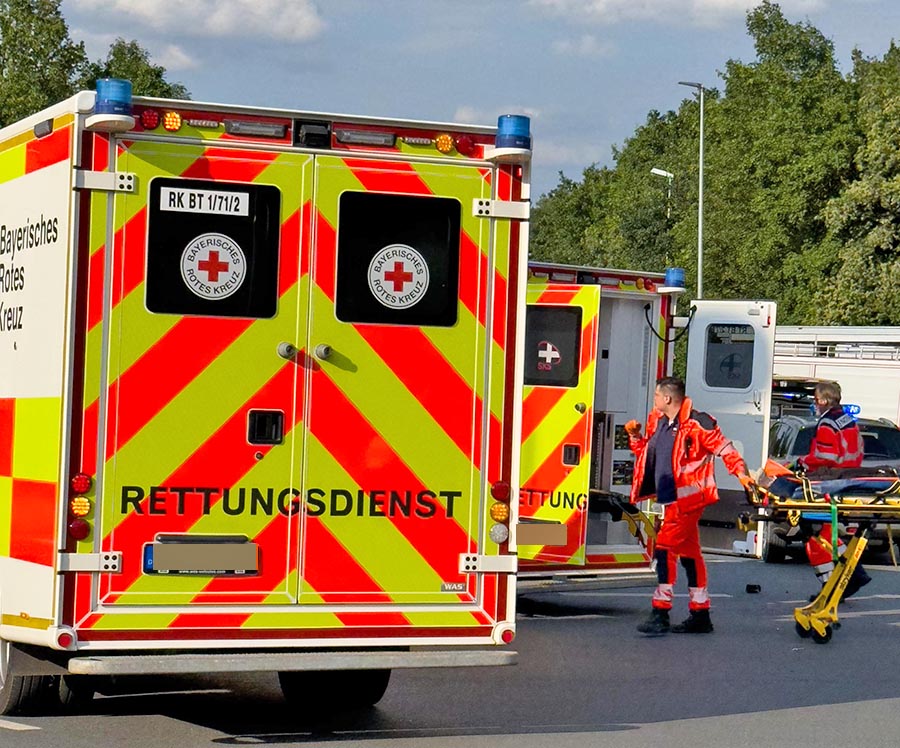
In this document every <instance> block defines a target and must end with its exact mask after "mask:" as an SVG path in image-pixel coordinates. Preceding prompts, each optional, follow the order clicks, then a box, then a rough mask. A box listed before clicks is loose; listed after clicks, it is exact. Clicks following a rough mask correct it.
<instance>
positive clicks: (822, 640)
mask: <svg viewBox="0 0 900 748" xmlns="http://www.w3.org/2000/svg"><path fill="white" fill-rule="evenodd" d="M810 633H812V638H813V641H814V642H815V643H816V644H828V642H830V641H831V626H826V627H825V634H824V635H823V634H820V633H819V632H818V631H811V632H810Z"/></svg>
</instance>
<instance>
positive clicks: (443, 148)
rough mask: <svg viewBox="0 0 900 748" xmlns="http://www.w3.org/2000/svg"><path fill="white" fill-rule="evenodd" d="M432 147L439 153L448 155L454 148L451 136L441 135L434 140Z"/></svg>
mask: <svg viewBox="0 0 900 748" xmlns="http://www.w3.org/2000/svg"><path fill="white" fill-rule="evenodd" d="M434 147H435V148H437V149H438V150H439V151H440V152H441V153H450V151H452V150H453V148H454V142H453V136H452V135H448V134H447V133H441V134H440V135H438V136H437V137H436V138H435V139H434Z"/></svg>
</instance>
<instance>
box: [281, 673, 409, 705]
mask: <svg viewBox="0 0 900 748" xmlns="http://www.w3.org/2000/svg"><path fill="white" fill-rule="evenodd" d="M390 679H391V671H390V670H309V671H286V672H281V673H278V682H279V684H280V685H281V692H282V693H283V694H284V698H285V699H286V700H287V701H288V703H290V704H291V705H292V706H294V707H296V708H298V709H299V710H300V711H301V712H304V713H323V712H328V713H332V714H333V713H336V712H347V711H353V710H355V709H366V708H368V707H372V706H375V704H377V703H378V702H379V701H381V697H382V696H384V692H385V691H386V690H387V687H388V683H389V682H390Z"/></svg>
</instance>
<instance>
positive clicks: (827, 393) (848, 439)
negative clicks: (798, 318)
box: [797, 382, 872, 599]
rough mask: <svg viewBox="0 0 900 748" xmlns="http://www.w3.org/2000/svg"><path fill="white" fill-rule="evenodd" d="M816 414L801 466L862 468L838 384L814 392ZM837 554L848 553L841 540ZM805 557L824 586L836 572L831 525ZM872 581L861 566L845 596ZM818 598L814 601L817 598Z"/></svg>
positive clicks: (820, 386)
mask: <svg viewBox="0 0 900 748" xmlns="http://www.w3.org/2000/svg"><path fill="white" fill-rule="evenodd" d="M814 397H815V405H816V413H818V414H819V423H818V424H817V425H816V434H815V436H814V437H813V440H812V444H810V448H809V454H808V455H806V456H805V457H801V458H800V459H798V460H797V465H798V467H800V468H802V469H804V470H805V471H806V472H807V473H812V472H815V471H816V470H820V469H822V468H854V467H859V466H860V465H862V461H863V440H862V436H861V435H860V433H859V426H857V424H856V421H855V420H854V419H853V417H852V416H849V415H847V414H846V413H845V412H844V408H843V407H842V406H841V386H840V385H839V384H838V383H837V382H819V384H817V385H816V389H815V390H814ZM838 545H839V548H838V553H839V554H842V553H843V552H844V551H845V550H846V546H844V543H843V541H840V540H839V541H838ZM806 555H807V557H808V558H809V563H810V566H812V567H813V571H815V572H816V577H817V578H818V580H819V581H820V582H821V583H822V584H823V585H824V584H825V582H827V581H828V578H829V577H830V576H831V572H832V571H834V557H833V555H832V551H831V523H830V522H825V523H823V524H822V529H821V530H819V531H818V532H815V533H813V535H812V536H811V537H810V538H809V539H808V540H807V541H806ZM871 581H872V578H871V577H870V576H869V575H868V573H866V570H865V569H864V568H863V567H862V564H858V565H857V567H856V569H855V570H854V571H853V575H852V576H851V577H850V580H849V582H848V583H847V588H846V589H845V590H844V595H843V596H844V597H849V596H850V595H852V594H853V593H855V592H857V591H858V590H859V588H860V587H863V586H865V585H867V584H868V583H869V582H871ZM815 597H816V596H815V595H813V596H812V598H811V599H815Z"/></svg>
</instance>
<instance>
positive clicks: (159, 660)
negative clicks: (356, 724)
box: [68, 650, 518, 675]
mask: <svg viewBox="0 0 900 748" xmlns="http://www.w3.org/2000/svg"><path fill="white" fill-rule="evenodd" d="M517 660H518V652H514V651H510V650H499V651H494V650H469V651H452V650H449V651H448V650H441V651H437V650H421V651H415V650H412V651H409V652H357V651H349V652H241V653H226V654H218V653H207V652H202V653H184V654H147V655H124V654H123V655H117V654H109V655H105V654H104V655H93V656H85V657H82V656H78V655H76V656H75V657H72V658H71V659H70V660H69V662H68V669H69V672H70V673H73V674H77V675H179V674H182V675H184V674H190V673H251V672H284V671H296V670H382V669H386V670H399V669H404V668H432V667H490V666H499V665H514V664H516V662H517Z"/></svg>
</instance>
